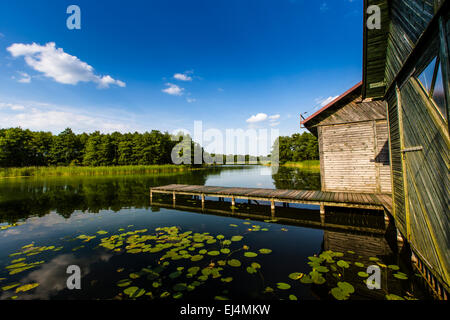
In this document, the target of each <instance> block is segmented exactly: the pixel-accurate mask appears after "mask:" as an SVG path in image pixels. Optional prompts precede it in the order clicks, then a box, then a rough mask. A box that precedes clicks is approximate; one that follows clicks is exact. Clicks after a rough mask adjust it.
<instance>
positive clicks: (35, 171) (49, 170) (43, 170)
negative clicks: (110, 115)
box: [0, 164, 198, 178]
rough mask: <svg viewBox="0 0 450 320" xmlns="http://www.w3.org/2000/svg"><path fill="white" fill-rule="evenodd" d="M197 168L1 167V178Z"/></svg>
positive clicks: (169, 170)
mask: <svg viewBox="0 0 450 320" xmlns="http://www.w3.org/2000/svg"><path fill="white" fill-rule="evenodd" d="M195 169H198V168H194V167H189V166H184V165H174V164H164V165H140V166H100V167H81V166H59V167H23V168H0V178H14V177H43V176H97V175H125V174H150V173H176V172H184V171H189V170H195Z"/></svg>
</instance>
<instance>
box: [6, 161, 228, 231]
mask: <svg viewBox="0 0 450 320" xmlns="http://www.w3.org/2000/svg"><path fill="white" fill-rule="evenodd" d="M222 170H224V169H222V168H213V169H207V170H195V171H189V172H184V173H182V174H173V175H140V176H119V177H117V176H116V177H71V178H44V179H17V180H8V181H1V182H0V223H1V222H9V223H12V222H17V221H18V220H20V219H24V218H27V217H30V216H39V217H41V216H44V215H46V214H48V213H50V212H51V211H56V212H57V213H59V214H60V215H62V216H63V217H66V218H68V217H70V216H71V214H72V213H73V212H74V211H76V210H80V211H83V212H91V213H97V212H99V211H100V210H113V211H119V210H120V209H122V208H124V207H135V208H148V207H149V204H150V203H149V190H150V187H152V186H158V185H166V184H173V183H177V184H197V185H204V184H205V182H206V180H207V177H208V176H211V175H218V174H220V171H222ZM227 170H228V169H227Z"/></svg>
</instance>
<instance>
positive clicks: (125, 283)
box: [117, 279, 132, 287]
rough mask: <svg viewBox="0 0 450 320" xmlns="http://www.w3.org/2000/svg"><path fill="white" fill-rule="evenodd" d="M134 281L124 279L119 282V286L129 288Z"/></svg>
mask: <svg viewBox="0 0 450 320" xmlns="http://www.w3.org/2000/svg"><path fill="white" fill-rule="evenodd" d="M131 283H132V281H131V280H130V279H122V280H119V281H118V282H117V286H119V287H128V286H129V285H130V284H131Z"/></svg>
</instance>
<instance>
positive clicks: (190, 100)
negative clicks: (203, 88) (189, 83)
mask: <svg viewBox="0 0 450 320" xmlns="http://www.w3.org/2000/svg"><path fill="white" fill-rule="evenodd" d="M186 101H187V102H189V103H194V102H195V101H197V99H195V98H186Z"/></svg>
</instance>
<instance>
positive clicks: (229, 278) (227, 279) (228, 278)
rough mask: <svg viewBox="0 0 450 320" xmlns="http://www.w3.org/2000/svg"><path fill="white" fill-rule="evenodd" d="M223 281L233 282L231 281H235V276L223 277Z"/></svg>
mask: <svg viewBox="0 0 450 320" xmlns="http://www.w3.org/2000/svg"><path fill="white" fill-rule="evenodd" d="M220 280H221V281H222V282H226V283H228V282H231V281H233V277H226V278H222V279H220Z"/></svg>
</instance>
